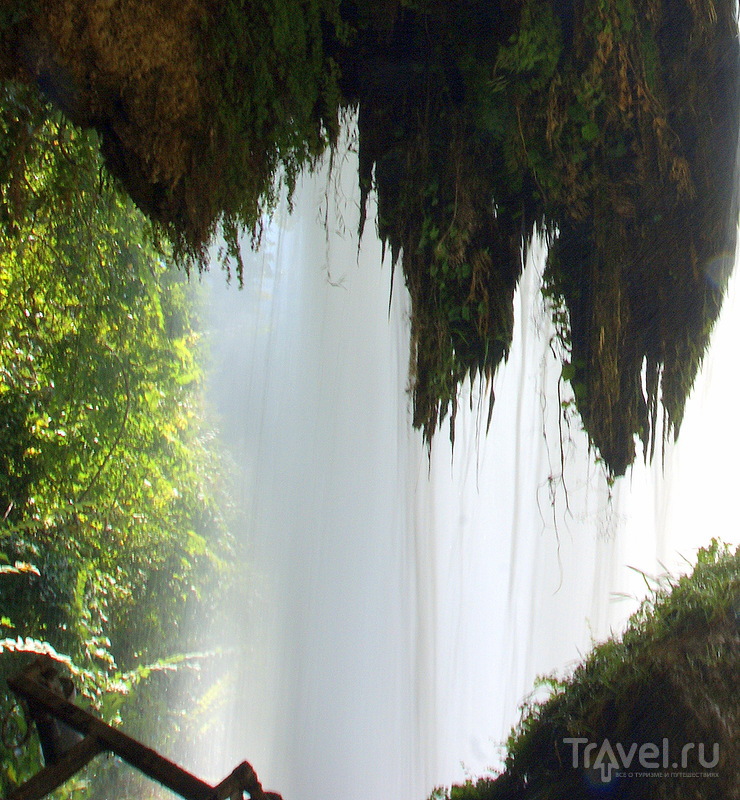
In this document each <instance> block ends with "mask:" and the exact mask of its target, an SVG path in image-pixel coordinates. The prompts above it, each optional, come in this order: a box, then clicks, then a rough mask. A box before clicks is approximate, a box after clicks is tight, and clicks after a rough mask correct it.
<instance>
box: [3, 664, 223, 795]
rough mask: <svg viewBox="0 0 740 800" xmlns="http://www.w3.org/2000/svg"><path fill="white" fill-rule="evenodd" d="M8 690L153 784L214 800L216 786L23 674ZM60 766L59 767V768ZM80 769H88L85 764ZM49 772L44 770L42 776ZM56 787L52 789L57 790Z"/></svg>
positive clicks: (12, 682) (9, 683) (10, 682)
mask: <svg viewBox="0 0 740 800" xmlns="http://www.w3.org/2000/svg"><path fill="white" fill-rule="evenodd" d="M8 686H10V688H11V689H12V690H13V691H14V692H15V693H16V694H18V695H20V696H21V697H24V698H25V699H26V700H27V701H28V702H29V704H32V705H33V704H37V705H40V706H42V707H43V708H44V709H45V710H46V711H48V712H49V713H50V714H52V715H53V716H55V717H56V718H57V719H59V720H61V721H62V722H65V723H66V724H67V725H69V727H70V728H73V729H74V730H76V731H77V732H78V733H81V734H82V735H83V736H85V737H86V738H92V740H93V741H95V742H97V745H98V752H100V751H102V750H110V751H111V752H113V753H115V754H116V755H117V756H119V757H120V758H122V759H123V760H124V761H126V762H128V763H129V764H131V766H133V767H136V769H138V770H140V771H141V772H143V773H144V774H145V775H146V776H148V777H149V778H152V780H155V781H157V782H158V783H161V784H162V785H163V786H166V787H167V788H168V789H171V790H172V791H173V792H175V793H176V794H179V795H180V796H181V797H185V798H187V800H213V798H214V788H213V787H212V786H210V785H209V784H207V783H205V782H204V781H202V780H200V778H196V777H195V775H192V774H191V773H189V772H188V771H187V770H185V769H183V768H182V767H180V766H178V765H177V764H175V763H174V762H172V761H170V760H169V759H167V758H164V756H161V755H159V753H157V752H156V751H154V750H152V749H151V748H149V747H146V746H145V745H143V744H141V742H137V741H136V739H132V738H131V737H130V736H127V735H126V734H125V733H122V732H121V731H119V730H117V729H116V728H112V727H111V726H110V725H106V723H104V722H103V721H102V720H99V719H98V718H97V717H94V716H93V715H92V714H89V713H88V712H87V711H85V710H84V709H82V708H79V706H76V705H74V704H73V703H70V702H68V701H67V700H65V699H64V698H63V697H60V696H59V695H58V694H56V693H55V692H52V691H51V690H50V689H48V688H46V687H45V686H43V685H42V684H40V683H38V682H37V681H34V680H32V679H31V678H30V677H28V676H27V675H25V674H24V673H23V672H21V673H20V674H19V675H16V676H15V677H12V678H8ZM84 741H85V740H84V739H83V742H84ZM81 744H82V742H81V743H80V744H79V745H75V747H73V748H72V749H71V750H70V751H68V752H69V753H72V752H73V751H75V750H76V749H77V748H78V747H80V745H81ZM80 752H81V751H80ZM93 755H94V754H93ZM90 757H92V756H90ZM87 760H88V761H89V760H90V759H89V758H88V759H87ZM63 762H64V763H66V761H65V759H62V760H61V761H60V762H59V763H60V764H61V763H63ZM84 763H87V762H84ZM56 766H59V764H57V765H56ZM80 766H84V764H81V765H80ZM45 770H46V768H45ZM45 770H42V772H44V771H45ZM39 774H41V773H39ZM53 774H55V773H53V772H50V773H47V775H49V776H51V775H53ZM60 774H61V773H60ZM71 774H73V773H70V775H71ZM67 777H69V776H67ZM66 779H67V778H66V777H63V778H62V780H61V781H60V782H59V783H57V784H56V786H59V785H60V784H61V783H63V782H64V780H66ZM32 780H33V779H32ZM56 786H54V787H52V788H56ZM20 788H23V787H20ZM34 797H35V795H34Z"/></svg>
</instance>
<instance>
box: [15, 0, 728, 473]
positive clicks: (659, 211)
mask: <svg viewBox="0 0 740 800" xmlns="http://www.w3.org/2000/svg"><path fill="white" fill-rule="evenodd" d="M739 53H740V51H739V47H738V37H737V22H736V18H735V5H734V3H732V2H730V0H579V1H578V2H575V0H498V2H491V1H490V0H488V1H487V2H485V1H484V0H467V1H466V2H463V3H449V2H442V0H385V1H384V2H380V3H379V2H369V1H368V0H342V1H341V2H340V0H281V2H278V3H267V2H264V1H263V0H260V1H259V2H246V1H245V0H228V2H215V0H188V2H179V0H178V2H174V0H155V2H148V3H141V2H139V0H119V2H116V3H110V2H108V0H93V2H89V1H88V0H36V2H35V3H33V4H26V3H21V2H20V0H15V2H10V3H6V5H5V8H4V11H3V16H2V18H0V75H3V76H5V77H6V78H13V79H16V80H20V81H25V82H31V83H35V84H36V85H38V86H39V87H40V88H41V90H42V91H43V92H44V93H45V94H46V95H47V96H48V97H50V98H52V99H53V100H54V102H56V103H57V104H58V105H59V106H60V107H61V108H62V109H63V110H64V111H65V113H66V114H68V115H69V116H70V117H71V119H73V120H74V121H75V122H76V123H78V124H79V125H82V126H86V127H94V128H96V129H97V131H98V132H99V134H100V137H101V147H102V151H103V154H104V156H105V159H106V163H107V165H108V167H109V169H110V170H111V172H112V173H113V174H114V175H116V176H117V177H118V178H119V179H120V181H121V182H122V184H123V186H124V187H125V188H126V190H127V191H128V193H129V194H130V195H131V197H132V198H133V199H134V200H135V202H136V203H137V204H138V205H139V206H140V208H142V209H143V210H144V211H145V213H146V214H148V215H149V216H150V217H151V218H152V219H154V220H155V221H157V222H158V223H159V224H160V225H161V226H162V228H163V229H164V231H165V232H166V233H167V234H168V235H169V236H170V238H171V239H172V240H173V242H174V244H175V250H176V253H177V254H178V255H179V256H180V257H181V259H185V260H188V259H189V260H191V261H193V260H194V261H195V262H197V263H200V264H201V265H203V264H205V262H206V258H207V249H206V248H207V246H208V244H209V243H210V242H211V240H212V238H213V236H214V233H215V232H216V229H217V226H218V225H219V224H220V225H221V227H222V232H223V235H224V238H225V241H226V245H227V247H226V255H227V257H230V258H232V259H233V260H235V261H236V264H237V270H240V269H241V261H240V259H239V252H238V238H239V234H240V232H241V231H248V232H250V233H251V234H252V235H253V237H254V241H255V242H256V241H258V239H259V231H260V227H261V224H262V220H263V218H264V215H265V213H269V210H270V208H271V207H272V204H273V203H274V200H275V197H276V195H277V192H278V189H279V184H280V182H281V181H283V182H284V183H285V184H286V185H287V187H288V190H291V189H292V188H293V186H294V184H295V180H296V177H297V175H298V174H299V172H300V170H301V169H303V168H304V167H310V166H311V165H313V164H314V163H315V161H316V159H317V158H318V156H319V155H320V154H321V153H322V152H324V150H325V149H326V148H331V147H332V146H333V145H334V144H335V142H336V136H337V131H338V127H339V123H338V120H339V119H340V117H341V114H342V112H343V110H353V111H356V112H357V125H358V131H359V158H360V164H359V181H360V187H361V192H362V205H363V209H364V206H365V201H366V199H367V196H368V194H369V193H370V192H371V191H374V192H376V194H377V198H378V219H377V227H378V231H379V233H380V236H381V238H382V239H383V241H384V242H385V243H386V244H387V245H388V248H389V250H390V255H391V258H392V260H393V262H394V264H395V263H397V262H398V263H400V265H401V268H402V269H403V273H404V277H405V280H406V284H407V286H408V289H409V292H410V294H411V301H412V319H411V327H412V330H411V339H412V340H411V348H412V352H411V375H410V386H411V394H412V398H413V419H414V424H415V425H416V426H417V427H419V428H421V429H422V430H423V432H424V435H425V437H426V438H427V439H428V440H431V437H432V436H433V434H434V432H435V431H436V430H437V428H438V426H439V425H440V423H441V421H442V420H443V419H444V418H445V417H446V416H447V415H449V416H450V417H451V432H452V433H453V434H454V418H455V411H456V407H457V397H458V390H459V386H460V383H461V382H462V380H463V379H464V378H466V377H467V376H470V377H471V378H472V379H473V380H476V379H478V380H481V381H482V382H483V383H484V384H486V385H488V386H489V387H490V386H491V385H492V384H491V380H492V377H493V374H494V372H495V370H496V368H497V366H498V364H499V363H500V362H501V361H502V360H503V359H505V358H506V356H507V354H508V351H509V348H510V345H511V338H512V331H513V295H514V291H515V288H516V285H517V281H518V279H519V276H520V275H521V271H522V264H523V254H524V252H525V251H526V248H527V246H528V245H529V243H530V241H531V239H532V237H533V236H535V235H538V234H539V235H543V236H544V237H545V238H546V239H547V241H548V243H549V245H550V249H549V257H548V262H547V267H546V272H545V275H544V286H543V288H544V290H545V293H546V295H547V297H548V299H549V302H550V304H551V308H552V312H553V318H554V319H555V321H556V325H557V326H558V335H559V337H560V341H561V343H562V354H563V373H562V374H563V378H564V379H565V380H567V381H569V382H570V385H571V387H572V393H573V397H574V402H575V403H576V405H577V408H578V410H579V412H580V415H581V418H582V420H583V424H584V427H585V428H586V430H587V432H588V435H589V437H590V442H591V443H592V445H593V447H594V448H595V449H596V450H597V451H598V453H599V454H600V456H601V457H602V458H603V460H604V461H605V463H606V464H607V467H608V470H609V472H610V473H611V474H612V475H620V474H623V473H624V472H625V470H626V469H627V467H628V466H629V464H631V463H632V461H633V459H634V457H635V442H636V440H637V439H640V440H641V441H642V445H643V448H644V451H645V454H646V455H650V456H651V455H652V453H653V450H654V447H655V444H656V438H657V437H659V436H660V435H662V436H663V437H668V436H670V435H672V434H674V433H677V431H678V428H679V426H680V423H681V419H682V415H683V409H684V403H685V400H686V397H687V395H688V393H689V391H690V388H691V386H692V384H693V381H694V378H695V376H696V373H697V370H698V367H699V365H700V363H701V359H702V356H703V354H704V352H705V349H706V347H707V344H708V342H709V336H710V333H711V329H712V326H713V323H714V321H715V320H716V318H717V315H718V313H719V309H720V306H721V300H722V295H723V292H724V289H725V286H726V282H727V278H728V275H729V272H730V269H731V266H732V263H733V260H734V250H735V240H736V225H737V205H736V197H735V188H734V184H735V162H736V152H737V143H738V107H739V102H740V89H739V84H740V59H739ZM362 224H364V210H363V222H362ZM492 402H493V396H492V394H491V403H492Z"/></svg>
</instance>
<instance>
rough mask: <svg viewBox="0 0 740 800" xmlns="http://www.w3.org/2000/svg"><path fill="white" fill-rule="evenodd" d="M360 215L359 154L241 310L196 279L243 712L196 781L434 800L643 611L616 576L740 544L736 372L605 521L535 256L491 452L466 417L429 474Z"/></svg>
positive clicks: (303, 196) (256, 272)
mask: <svg viewBox="0 0 740 800" xmlns="http://www.w3.org/2000/svg"><path fill="white" fill-rule="evenodd" d="M357 202H358V192H357V190H356V160H355V159H354V157H353V155H352V153H351V152H349V150H348V152H347V154H346V157H345V159H344V162H343V164H342V165H341V166H340V167H338V168H335V170H334V174H333V176H332V177H331V179H329V178H328V177H327V172H326V171H323V172H320V173H319V174H317V175H316V176H313V177H306V178H305V179H304V180H303V182H302V183H301V184H300V186H299V187H298V189H297V192H296V196H295V198H294V206H295V207H294V210H293V213H292V214H288V211H287V208H286V207H285V206H283V207H281V208H280V209H279V211H278V212H277V213H276V215H275V218H274V219H273V221H272V223H271V224H270V225H269V226H268V228H267V230H266V232H265V236H264V241H263V245H262V248H261V250H260V251H259V252H258V253H256V254H251V255H249V256H248V258H247V262H246V270H245V285H244V288H243V290H241V291H240V290H238V289H237V287H236V286H235V285H234V284H233V282H232V284H231V285H227V283H226V281H225V279H224V276H223V275H222V274H214V275H212V276H211V278H210V279H209V301H208V307H207V310H206V314H205V317H206V323H207V331H208V338H209V344H210V351H211V368H210V380H209V396H210V400H211V406H212V410H213V412H214V414H215V416H216V418H217V420H218V425H219V429H220V436H221V441H222V444H223V447H224V449H225V451H226V452H227V453H228V454H229V457H230V458H231V460H232V462H233V466H232V469H233V472H234V476H235V480H234V487H235V490H234V499H235V502H236V503H237V505H238V507H239V513H238V515H237V522H236V523H235V530H234V534H235V535H236V536H237V537H238V538H239V539H240V540H241V541H242V542H243V543H244V546H245V550H246V563H245V564H244V565H242V567H241V569H242V570H243V574H244V584H245V592H244V599H243V600H240V601H239V602H238V603H227V604H225V607H224V609H223V624H222V627H221V628H220V629H219V632H218V635H217V638H218V639H219V640H220V644H222V645H223V647H224V648H227V649H229V651H230V653H231V656H230V659H231V661H230V668H231V671H232V674H235V675H236V676H237V677H236V681H235V684H234V685H233V691H232V695H231V696H230V699H229V702H228V703H227V704H226V708H225V710H224V712H223V714H222V716H220V717H219V721H218V725H217V733H216V735H215V736H212V737H209V742H208V746H204V747H201V748H199V750H198V752H197V753H194V754H189V755H188V756H187V759H188V763H190V764H193V766H194V768H195V769H196V771H199V772H200V773H201V774H203V775H205V776H208V777H211V778H212V779H214V780H220V779H221V778H222V777H223V776H224V775H225V774H227V773H228V772H229V771H230V770H231V769H232V768H233V767H234V766H235V765H236V764H237V763H238V762H240V761H241V760H243V759H245V758H246V759H248V760H249V761H250V762H251V763H252V764H253V766H254V767H255V769H256V770H257V772H258V774H259V775H260V778H261V779H262V781H263V783H264V784H265V785H266V786H268V787H270V788H273V789H275V790H277V791H280V792H281V793H282V794H283V796H284V797H285V798H286V800H314V798H315V799H316V800H318V799H319V798H321V800H367V798H372V797H381V796H382V797H389V798H395V799H396V800H423V798H425V797H426V796H427V795H428V794H429V792H430V791H431V790H432V788H433V787H434V786H435V785H438V784H449V783H450V782H452V781H459V780H461V779H463V778H464V777H465V776H466V775H467V774H473V775H476V774H480V773H481V772H483V771H485V770H486V768H487V767H490V766H496V765H497V764H499V763H500V758H501V750H500V744H501V742H502V741H503V740H504V739H505V737H506V736H507V734H508V732H509V729H510V726H511V725H512V724H513V723H514V722H515V721H516V719H517V715H518V706H519V704H520V703H521V701H522V700H523V699H524V697H525V696H526V695H527V694H528V693H529V692H530V691H531V690H532V687H533V683H534V680H535V676H537V675H538V674H544V673H550V672H552V671H555V670H557V671H560V672H562V671H563V670H564V669H567V668H568V667H569V666H572V665H573V663H574V661H575V660H576V659H578V658H579V657H580V655H581V654H584V653H585V652H586V651H587V650H588V648H589V646H590V643H591V642H592V640H593V639H602V638H604V637H605V636H607V635H608V634H609V631H610V630H611V629H612V628H619V626H621V625H622V624H623V622H624V620H625V618H626V617H627V615H628V614H629V613H630V612H631V611H632V610H634V608H635V605H636V600H635V599H634V598H636V597H640V596H642V595H644V593H645V583H644V578H643V577H642V576H641V575H640V574H639V573H638V572H636V571H634V570H632V569H630V566H632V567H636V568H638V569H640V570H643V571H645V572H647V573H648V574H651V575H657V574H660V573H661V572H663V571H664V569H665V568H668V569H671V570H677V569H684V570H685V569H686V568H687V567H686V562H685V561H683V560H682V559H683V557H684V556H685V557H686V558H688V559H691V558H693V556H694V554H695V550H696V547H697V546H698V545H700V544H702V543H706V542H707V541H708V540H709V538H710V537H711V536H712V535H721V536H724V538H725V539H728V540H735V539H737V527H736V525H735V522H734V519H733V518H732V517H730V516H729V515H730V513H731V509H732V503H731V498H732V496H733V486H732V473H733V469H732V467H733V465H732V463H723V462H722V460H721V459H722V454H723V453H728V452H732V450H731V449H730V448H728V444H730V445H732V447H733V448H734V452H737V445H738V444H740V442H738V441H737V440H738V438H740V437H739V436H738V432H737V430H736V429H734V428H728V427H724V428H721V429H720V428H715V427H713V426H712V424H710V423H714V422H716V420H718V419H724V420H725V421H726V423H725V424H726V425H729V424H730V421H731V420H732V415H731V412H732V409H731V408H729V407H728V406H727V402H725V398H728V399H729V402H731V400H732V398H733V397H737V388H738V387H737V386H729V385H727V386H725V385H722V381H725V380H727V379H729V378H728V375H729V374H730V373H734V372H735V370H734V369H730V370H729V371H728V370H727V369H726V367H723V366H722V365H721V363H720V364H717V365H715V366H712V367H710V368H709V369H708V370H705V373H706V374H705V375H704V376H703V377H702V380H701V381H700V385H699V386H698V387H697V392H696V395H697V397H696V398H695V399H694V400H692V403H691V404H690V406H689V409H688V411H687V415H686V423H685V426H684V428H685V429H684V431H683V433H682V442H681V443H680V445H679V447H677V448H672V449H669V452H668V453H667V455H666V468H665V472H664V473H661V469H660V464H657V465H655V466H653V467H652V468H647V467H644V466H638V467H636V468H635V470H634V471H633V472H632V473H631V475H628V476H627V478H625V479H623V480H621V481H619V482H618V483H617V485H616V487H615V488H614V489H613V491H612V493H611V497H610V492H609V490H608V487H607V486H606V483H605V481H604V477H603V474H602V472H601V470H600V469H599V468H598V467H596V466H594V464H593V459H592V457H591V456H590V455H589V453H588V452H587V448H586V443H585V437H584V436H583V434H582V433H581V432H580V430H579V428H578V424H577V422H574V423H573V425H572V426H571V429H570V431H568V429H567V428H566V429H565V431H564V432H565V434H566V436H565V439H566V441H565V445H564V450H563V452H562V454H561V445H560V440H561V436H560V434H561V430H560V426H559V422H558V417H559V407H558V399H557V382H558V375H559V370H560V366H559V364H558V363H557V362H556V360H555V359H554V357H553V355H552V352H551V349H550V346H549V343H550V338H551V335H552V331H551V328H550V326H549V323H548V322H547V320H546V318H545V315H544V314H543V310H542V301H541V297H540V295H539V291H538V270H540V269H541V268H542V258H543V253H542V251H541V250H539V249H538V248H537V247H534V248H533V249H532V252H531V253H530V259H529V264H528V266H527V271H526V273H525V276H524V278H523V280H522V283H521V288H520V291H519V292H518V294H517V297H516V312H517V327H516V332H515V340H514V347H513V350H512V353H511V356H510V358H509V361H508V363H507V364H506V366H505V368H503V369H502V370H501V371H500V372H499V374H498V376H497V378H496V381H495V389H496V398H497V400H496V405H495V409H494V414H493V421H492V425H491V428H490V430H489V432H488V433H487V434H486V433H485V411H481V409H480V405H479V403H478V402H477V396H476V395H475V392H474V400H473V404H472V406H473V407H472V410H471V409H470V408H469V407H468V406H467V405H466V404H463V407H462V408H461V411H460V414H459V417H458V427H457V436H456V443H455V451H454V454H453V453H451V450H450V444H449V441H448V437H447V432H446V430H443V431H442V432H441V433H440V435H439V436H438V437H437V439H436V440H435V442H434V446H433V448H432V452H431V457H428V455H427V452H426V450H425V448H424V447H423V446H422V444H421V441H420V436H419V434H418V433H417V432H415V431H413V430H412V429H411V426H410V419H409V411H408V396H407V393H406V386H407V373H408V347H409V342H408V336H409V334H408V327H409V326H408V298H407V296H406V294H405V289H404V287H403V282H402V278H401V276H400V274H399V273H400V269H399V270H398V271H397V273H396V275H395V280H394V285H393V297H392V302H391V303H390V310H389V295H390V285H391V270H390V264H389V263H388V261H386V263H385V264H384V265H383V266H381V247H380V245H379V243H378V241H377V239H376V238H375V237H374V236H373V232H372V225H370V224H369V225H368V226H367V227H368V232H367V233H366V234H365V237H364V239H363V241H362V246H361V247H360V248H359V250H358V240H357V234H356V228H357V219H358V208H357ZM369 218H370V219H372V218H373V217H372V209H371V210H370V216H369ZM733 297H734V295H733ZM728 306H732V307H733V308H734V307H735V306H736V304H735V303H734V302H732V303H729V304H728ZM733 308H728V311H729V312H731V313H728V314H726V315H725V318H724V319H723V320H722V322H721V324H720V328H721V330H718V332H717V333H718V337H717V338H718V342H717V344H716V350H717V355H718V358H719V360H720V361H721V359H722V358H723V359H725V362H723V363H725V364H726V363H728V362H727V359H729V363H730V364H733V363H734V361H735V360H736V358H737V348H736V344H735V343H736V342H738V341H740V338H738V336H737V335H735V338H734V339H733V335H734V334H733V331H734V332H737V330H738V327H739V326H738V324H737V321H736V320H737V313H736V312H735V311H734V310H733ZM733 314H734V319H733V317H732V315H733ZM725 328H726V329H727V330H725ZM720 334H721V335H720ZM720 357H721V358H720ZM714 384H719V386H720V391H719V393H718V394H717V392H714V393H713V392H712V389H713V385H714ZM467 392H468V394H466V395H465V396H466V397H469V389H468V390H467ZM723 403H724V405H723ZM713 404H714V405H713ZM706 409H709V411H707V410H706ZM723 415H724V416H723ZM720 431H721V432H720ZM715 437H719V439H720V441H719V442H717V441H712V439H713V438H715ZM733 443H734V444H733ZM681 448H683V449H681ZM561 455H562V457H561ZM563 464H564V465H565V474H563V472H562V465H563ZM728 498H730V501H729V502H728ZM625 595H626V596H627V597H625ZM211 633H213V632H211Z"/></svg>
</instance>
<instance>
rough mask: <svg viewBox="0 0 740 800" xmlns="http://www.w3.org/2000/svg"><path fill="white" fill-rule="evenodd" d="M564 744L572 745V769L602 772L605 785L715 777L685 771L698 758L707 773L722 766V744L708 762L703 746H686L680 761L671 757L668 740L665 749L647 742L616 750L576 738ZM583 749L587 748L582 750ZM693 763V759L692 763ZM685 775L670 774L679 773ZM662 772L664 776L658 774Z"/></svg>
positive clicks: (619, 745)
mask: <svg viewBox="0 0 740 800" xmlns="http://www.w3.org/2000/svg"><path fill="white" fill-rule="evenodd" d="M563 744H569V745H570V746H571V748H572V754H573V760H572V763H573V768H574V769H578V768H579V767H580V768H582V769H587V770H592V771H600V773H601V775H600V779H601V782H602V783H611V782H612V780H614V778H615V777H622V776H625V777H658V775H660V776H661V777H671V776H674V777H686V776H688V775H692V776H698V775H703V776H705V777H710V776H714V775H716V773H710V772H705V773H703V772H701V771H700V772H696V771H693V772H690V773H687V772H686V771H685V770H686V769H687V767H688V764H689V758H690V757H692V756H696V758H697V760H698V763H699V765H700V766H701V767H702V768H703V769H704V770H707V771H708V770H711V769H712V767H716V766H717V764H718V763H719V744H718V743H717V742H715V743H714V744H713V745H712V758H711V760H707V758H706V752H705V746H704V742H699V743H698V744H697V743H696V742H687V743H686V744H684V745H683V746H682V747H681V753H680V756H679V758H672V757H671V745H670V742H669V740H668V739H667V738H664V739H663V742H662V746H660V747H659V746H658V745H657V744H655V743H654V742H644V743H643V744H640V745H638V744H637V743H636V742H633V743H632V744H631V745H629V747H625V746H624V745H623V744H622V743H621V742H616V743H615V744H614V745H613V746H612V743H611V742H610V741H609V740H608V739H604V741H603V742H602V743H601V745H599V744H598V743H597V742H591V741H589V740H588V739H586V738H584V737H581V736H577V737H567V738H565V739H563ZM581 745H584V746H583V747H581ZM692 760H693V759H692ZM679 768H680V769H681V770H684V771H683V772H671V771H672V770H678V769H679ZM659 770H662V771H661V772H658V771H659Z"/></svg>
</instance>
